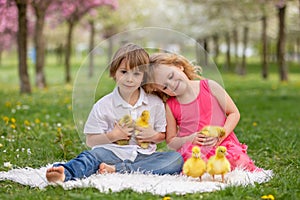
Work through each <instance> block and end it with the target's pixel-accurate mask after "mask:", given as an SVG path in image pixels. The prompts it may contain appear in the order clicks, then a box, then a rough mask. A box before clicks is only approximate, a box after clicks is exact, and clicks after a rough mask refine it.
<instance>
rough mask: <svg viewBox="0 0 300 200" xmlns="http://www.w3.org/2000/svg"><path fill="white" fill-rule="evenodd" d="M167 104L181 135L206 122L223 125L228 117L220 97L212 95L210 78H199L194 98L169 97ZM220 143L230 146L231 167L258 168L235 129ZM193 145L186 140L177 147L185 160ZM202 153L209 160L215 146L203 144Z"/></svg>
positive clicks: (204, 124) (189, 155) (188, 133)
mask: <svg viewBox="0 0 300 200" xmlns="http://www.w3.org/2000/svg"><path fill="white" fill-rule="evenodd" d="M224 98H225V96H224ZM167 104H168V106H169V107H170V109H171V111H172V113H173V115H174V117H175V120H176V123H177V125H178V133H177V134H178V136H179V137H183V136H188V135H190V134H193V133H195V132H197V131H199V130H201V129H202V128H203V127H204V126H206V125H218V126H223V125H224V123H225V120H226V115H225V113H224V111H223V109H222V108H221V106H220V105H219V103H218V101H217V99H216V98H215V97H214V96H213V95H212V94H211V91H210V88H209V85H208V80H207V79H205V80H201V81H200V92H199V94H198V96H197V98H196V99H195V100H194V101H192V102H190V103H187V104H181V103H179V102H178V101H177V99H176V98H175V97H170V98H169V99H168V100H167ZM220 145H221V146H225V147H226V148H227V156H226V157H227V158H228V160H229V162H230V164H231V168H232V169H234V168H235V167H238V166H239V167H242V168H246V169H248V170H250V171H253V170H256V169H257V168H256V166H255V165H254V164H253V161H252V160H251V159H250V158H249V157H248V155H247V153H246V151H247V146H246V145H244V144H241V143H240V142H239V141H238V139H237V137H236V136H235V134H234V132H231V133H230V134H229V135H228V136H227V137H226V138H225V140H224V141H223V142H222V143H221V144H220ZM193 146H194V145H193V144H192V143H191V142H187V143H185V144H184V145H183V146H182V147H181V148H180V149H178V152H180V153H181V155H182V156H183V159H184V160H187V159H188V158H189V157H191V155H192V147H193ZM201 154H202V158H203V159H204V160H207V159H208V158H209V157H210V156H212V155H214V154H215V147H204V146H202V147H201Z"/></svg>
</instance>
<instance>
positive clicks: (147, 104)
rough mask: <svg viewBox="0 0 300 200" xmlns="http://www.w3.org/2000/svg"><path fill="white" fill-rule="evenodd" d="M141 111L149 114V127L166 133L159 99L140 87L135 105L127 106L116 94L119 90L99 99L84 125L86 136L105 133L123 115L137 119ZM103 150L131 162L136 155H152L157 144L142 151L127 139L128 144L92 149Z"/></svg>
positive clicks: (107, 145)
mask: <svg viewBox="0 0 300 200" xmlns="http://www.w3.org/2000/svg"><path fill="white" fill-rule="evenodd" d="M144 110H149V111H150V122H149V123H150V125H151V126H152V127H153V129H154V130H155V131H157V132H165V131H166V124H167V123H166V114H165V107H164V103H163V102H162V100H161V99H160V98H159V97H157V96H155V95H152V94H147V93H145V91H144V90H143V89H142V88H140V96H139V99H138V101H137V102H136V104H135V105H134V106H132V105H130V104H129V103H127V102H126V101H124V99H123V98H122V97H121V95H120V94H119V90H118V87H116V88H115V89H114V90H113V92H111V93H109V94H108V95H106V96H104V97H103V98H101V99H100V100H98V101H97V102H96V103H95V104H94V106H93V108H92V110H91V112H90V114H89V117H88V119H87V121H86V123H85V126H84V133H85V134H105V133H107V132H110V131H111V130H112V129H113V128H114V123H115V122H116V121H119V120H120V119H121V118H122V117H123V116H124V115H130V116H131V117H132V119H133V120H136V119H137V118H138V117H139V116H140V115H141V113H142V112H143V111H144ZM97 147H103V148H105V149H108V150H111V151H112V152H113V153H114V154H116V155H117V156H118V157H119V158H120V159H122V160H131V161H134V160H135V158H136V156H137V154H138V152H139V153H142V154H152V153H153V152H155V151H156V144H150V145H149V148H147V149H143V148H141V147H140V146H138V145H137V144H136V143H135V141H134V140H130V143H129V145H123V146H121V145H117V144H102V145H97V146H94V147H93V148H97Z"/></svg>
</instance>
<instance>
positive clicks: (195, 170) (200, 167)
mask: <svg viewBox="0 0 300 200" xmlns="http://www.w3.org/2000/svg"><path fill="white" fill-rule="evenodd" d="M182 172H183V174H185V175H187V176H191V177H193V178H198V177H199V178H200V181H201V177H202V175H203V174H204V173H205V172H206V163H205V162H204V161H203V160H202V159H201V151H200V147H198V146H194V147H193V149H192V157H191V158H189V159H187V160H186V161H185V163H184V164H183V168H182Z"/></svg>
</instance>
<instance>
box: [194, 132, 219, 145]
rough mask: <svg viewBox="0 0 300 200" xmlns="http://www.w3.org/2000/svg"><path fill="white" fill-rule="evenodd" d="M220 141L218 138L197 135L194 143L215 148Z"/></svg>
mask: <svg viewBox="0 0 300 200" xmlns="http://www.w3.org/2000/svg"><path fill="white" fill-rule="evenodd" d="M218 141H219V138H218V137H210V136H205V135H203V134H200V133H198V134H196V135H195V137H194V140H193V142H192V143H193V144H196V145H198V146H215V145H216V144H217V143H218Z"/></svg>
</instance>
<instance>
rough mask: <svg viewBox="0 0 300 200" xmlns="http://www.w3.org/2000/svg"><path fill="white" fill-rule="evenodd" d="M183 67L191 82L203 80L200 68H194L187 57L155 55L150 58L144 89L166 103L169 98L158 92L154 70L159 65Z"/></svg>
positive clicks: (168, 54) (165, 54)
mask: <svg viewBox="0 0 300 200" xmlns="http://www.w3.org/2000/svg"><path fill="white" fill-rule="evenodd" d="M161 64H163V65H168V66H170V67H171V66H176V67H183V72H184V73H185V74H186V76H187V77H188V78H189V79H190V80H195V79H202V77H201V76H200V75H199V74H200V73H201V71H202V68H201V67H200V66H194V65H193V64H192V63H191V62H189V61H188V60H187V59H186V58H185V57H183V56H181V55H178V54H174V53H154V54H152V55H151V56H150V65H149V67H148V69H147V70H146V71H145V75H144V84H143V88H144V90H145V91H146V92H147V93H153V94H156V95H157V96H159V97H160V98H161V99H162V100H163V101H166V100H167V99H168V98H169V96H168V95H167V94H165V93H163V92H161V91H159V90H157V84H155V83H156V81H155V77H154V69H155V68H156V67H157V66H159V65H161Z"/></svg>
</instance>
